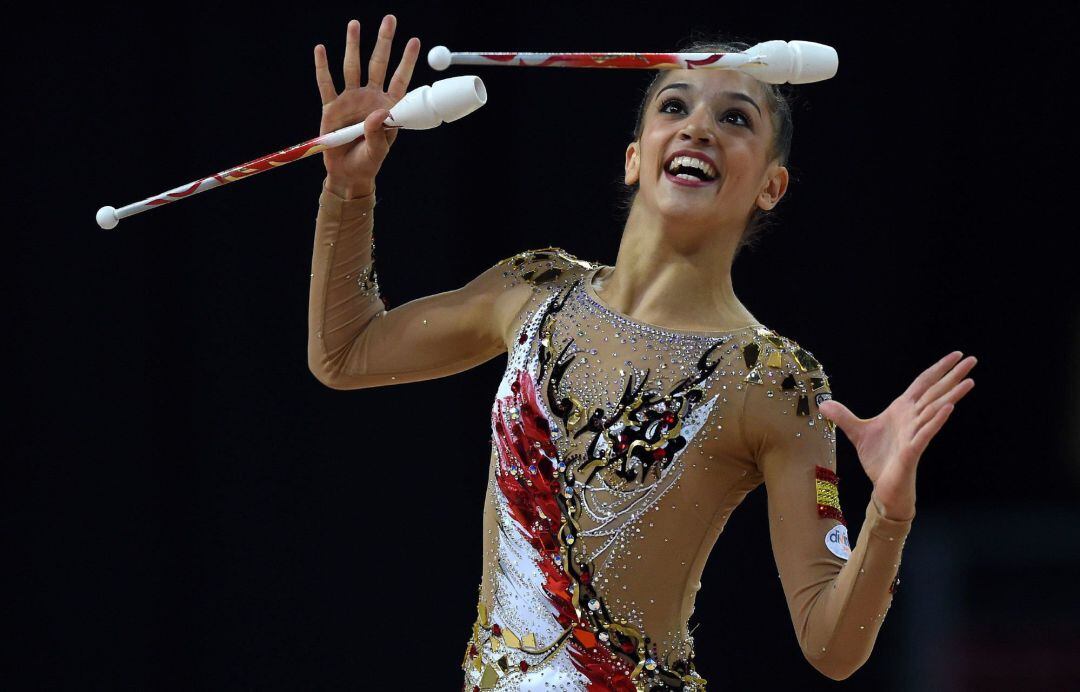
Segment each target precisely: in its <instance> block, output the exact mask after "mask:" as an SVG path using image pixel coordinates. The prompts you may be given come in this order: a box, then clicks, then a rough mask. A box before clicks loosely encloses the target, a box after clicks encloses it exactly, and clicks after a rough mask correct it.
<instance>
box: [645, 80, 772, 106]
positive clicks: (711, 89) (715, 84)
mask: <svg viewBox="0 0 1080 692" xmlns="http://www.w3.org/2000/svg"><path fill="white" fill-rule="evenodd" d="M675 82H682V83H684V84H689V85H690V87H691V91H693V92H695V93H699V94H704V95H705V96H712V95H715V94H717V93H720V92H724V91H741V92H743V93H745V94H748V95H749V96H750V97H752V98H753V99H754V100H755V101H757V102H758V104H760V105H761V107H762V109H764V108H765V89H764V85H762V83H761V82H759V81H758V80H756V79H754V78H753V77H751V76H750V75H748V74H744V73H742V72H739V71H738V70H666V71H665V74H664V75H663V76H662V77H661V78H660V81H659V82H657V84H656V88H655V89H653V94H654V95H655V94H656V93H658V92H659V91H660V90H661V89H663V88H664V87H665V86H667V85H668V84H674V83H675Z"/></svg>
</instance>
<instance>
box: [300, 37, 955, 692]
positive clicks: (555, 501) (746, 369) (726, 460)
mask: <svg viewBox="0 0 1080 692" xmlns="http://www.w3.org/2000/svg"><path fill="white" fill-rule="evenodd" d="M395 24H396V20H395V19H394V18H393V16H387V17H386V18H384V20H383V22H382V25H381V27H380V29H379V37H378V40H377V42H376V44H375V47H374V49H373V53H372V56H371V60H370V63H369V68H368V82H367V85H366V86H363V87H362V86H361V85H360V82H361V74H360V57H359V56H360V49H359V32H360V26H359V23H358V22H355V21H354V22H350V24H349V27H348V31H347V39H346V53H345V64H344V77H345V90H344V91H343V92H341V93H340V94H339V93H338V92H337V90H336V89H335V87H334V83H333V80H332V78H331V76H330V72H329V70H328V68H327V62H326V53H325V50H324V48H323V47H322V46H321V45H320V46H316V48H315V64H316V75H317V79H318V84H319V90H320V93H321V96H322V102H323V118H322V131H323V132H326V131H329V130H332V129H336V128H338V127H341V126H343V125H346V124H350V123H354V122H358V121H360V120H361V119H363V120H364V123H365V133H366V135H367V137H366V139H365V140H364V141H363V142H360V143H357V144H353V145H352V146H349V147H342V148H338V149H332V150H328V151H326V152H324V160H325V164H326V170H327V176H326V181H325V183H324V190H323V191H322V194H321V197H320V202H319V206H320V210H319V215H318V219H317V221H316V227H315V246H314V253H313V260H312V273H311V293H310V304H309V338H308V357H309V364H310V368H311V370H312V372H313V373H314V375H315V376H316V377H317V378H318V379H319V381H320V382H322V383H324V384H325V385H326V386H328V387H332V388H334V389H359V388H366V387H377V386H383V385H390V384H403V383H406V382H415V381H419V380H426V379H431V378H436V377H445V376H447V375H451V374H454V373H458V372H461V371H463V370H467V369H468V368H471V367H473V366H475V365H478V364H480V363H483V362H485V361H487V360H490V359H491V358H493V357H495V356H497V355H499V354H502V353H504V352H506V353H507V354H508V364H507V368H506V373H505V375H504V377H503V379H502V382H501V383H500V385H499V389H498V394H497V397H496V401H495V403H494V407H493V409H492V412H491V433H492V452H491V457H490V475H489V482H488V488H487V498H486V503H485V508H484V541H485V549H484V556H483V570H482V578H481V583H480V597H479V604H478V617H477V619H476V622H475V623H474V625H473V630H472V637H471V639H470V641H469V642H468V643H467V645H466V652H465V657H464V661H463V670H464V673H465V687H466V689H480V690H486V689H515V690H516V689H527V690H534V689H535V690H550V689H558V690H576V689H582V690H584V689H590V690H601V689H613V690H635V689H649V690H655V689H683V690H698V689H703V688H704V685H705V681H704V680H703V679H702V678H701V676H699V674H698V671H697V669H696V667H695V663H694V651H693V640H692V638H691V636H690V634H689V633H688V631H687V620H688V618H689V617H690V615H691V613H692V612H693V610H694V601H695V595H696V593H697V590H698V589H699V588H700V587H701V583H700V581H699V579H700V576H701V573H702V570H703V569H704V566H705V562H706V560H707V558H708V556H709V553H710V551H711V549H712V546H713V544H714V543H715V541H716V539H717V537H718V536H719V534H720V532H721V531H722V530H723V528H724V525H725V523H726V522H727V519H728V517H729V516H730V515H731V512H732V511H733V510H734V509H735V507H737V506H738V505H739V504H740V502H741V501H742V500H743V498H744V497H745V496H746V495H747V493H749V492H750V491H751V490H752V489H754V488H755V487H757V486H758V485H760V484H762V483H764V484H765V486H766V489H767V493H768V505H769V523H770V529H771V537H772V543H773V550H774V554H775V558H776V563H777V566H778V568H779V573H780V580H781V582H782V584H783V589H784V593H785V595H786V598H787V602H788V606H789V609H790V613H791V618H792V623H793V625H794V628H795V633H796V636H797V639H798V642H799V645H800V646H801V648H802V651H803V653H804V654H805V656H806V658H807V659H808V660H809V662H810V663H811V664H812V665H813V666H814V667H815V668H817V669H818V670H819V671H821V672H822V673H823V674H825V675H827V676H828V677H830V678H833V679H836V680H841V679H844V678H846V677H848V676H849V675H851V674H852V673H853V672H854V671H855V670H856V669H858V668H859V667H860V666H861V665H862V664H863V663H864V662H865V661H866V660H867V658H868V657H869V655H870V652H871V649H872V647H873V644H874V640H875V638H876V637H877V633H878V630H879V628H880V627H881V623H882V621H883V618H884V616H885V613H886V611H887V610H888V608H889V606H890V604H891V602H892V593H893V590H894V588H895V584H896V583H897V581H898V577H897V575H898V569H899V566H900V556H901V551H902V548H903V545H904V540H905V538H906V536H907V534H908V532H909V530H910V528H911V523H912V519H913V517H914V514H915V472H916V466H917V463H918V460H919V458H920V456H921V454H922V452H923V450H924V449H925V448H926V445H927V444H928V443H929V441H930V439H931V438H932V437H933V436H934V435H935V434H936V433H937V431H938V430H940V428H941V426H942V425H943V424H944V422H945V420H946V419H947V418H948V416H949V413H950V412H951V411H952V409H953V406H954V405H955V403H956V402H957V401H958V400H959V399H960V398H962V397H963V396H964V395H965V394H966V393H967V392H968V391H970V390H971V388H972V387H973V386H974V382H973V381H972V380H971V379H970V378H965V376H966V374H967V373H968V372H969V371H970V370H971V369H972V367H973V366H974V365H975V359H974V358H973V357H968V358H966V359H963V360H961V355H962V354H961V353H959V352H953V353H950V354H949V355H947V356H945V357H944V358H942V359H941V360H940V361H939V362H937V363H936V364H934V365H933V366H931V367H930V368H929V369H927V370H926V371H925V372H924V373H922V374H921V375H920V376H919V377H918V378H917V379H916V380H915V381H914V382H913V383H912V384H911V386H910V387H908V389H907V390H906V391H905V392H904V393H903V394H901V395H900V397H898V398H897V399H896V400H895V401H894V402H893V403H892V404H891V405H890V406H889V407H888V408H887V409H886V410H885V411H884V412H882V413H881V414H879V415H877V416H875V417H873V418H869V419H862V418H858V417H857V416H855V415H854V414H853V413H851V411H849V410H848V409H847V408H846V407H844V406H843V405H842V404H840V403H839V402H836V401H833V400H831V390H830V386H829V380H828V377H827V376H826V373H825V371H824V370H823V368H822V366H821V364H820V363H819V362H818V361H817V360H816V359H815V358H814V356H813V354H812V353H811V352H810V351H808V350H806V349H804V348H801V347H800V346H799V344H797V343H796V342H795V341H793V340H791V339H790V338H787V337H785V336H782V335H780V334H778V333H776V332H774V331H772V330H771V329H769V328H768V327H766V326H765V325H763V324H762V323H761V322H760V321H759V320H758V319H757V318H756V317H755V316H754V315H753V314H751V312H750V311H749V310H748V309H747V308H746V307H745V306H744V305H743V304H742V303H741V302H740V301H739V299H738V298H737V297H736V295H735V292H734V290H733V287H732V283H731V274H730V269H731V264H732V260H733V258H734V256H735V253H736V251H737V250H738V248H739V247H741V244H742V243H743V242H744V241H745V239H746V235H747V232H748V230H752V228H753V226H754V222H755V220H756V219H757V217H758V216H759V215H760V214H762V213H766V212H767V211H768V210H770V209H772V208H773V207H774V206H775V205H776V204H777V203H778V202H779V201H780V200H781V198H782V197H783V196H784V193H785V191H786V189H787V185H788V172H787V169H786V167H785V165H784V164H785V162H786V158H787V147H788V142H789V141H790V121H789V120H785V118H789V117H790V116H789V115H788V114H787V113H786V109H785V108H784V104H783V101H782V98H780V97H778V95H777V94H778V92H776V91H773V90H772V89H773V88H772V87H770V86H769V85H765V84H763V83H760V82H757V81H756V80H754V79H753V78H751V77H748V76H746V75H744V74H741V73H738V72H733V71H726V70H715V71H710V70H681V71H669V72H664V73H661V74H659V75H658V77H657V79H656V80H655V81H654V83H653V85H652V86H651V87H650V89H649V91H648V95H647V96H646V100H645V102H644V103H643V105H642V115H641V118H640V120H639V126H638V133H637V134H638V136H637V138H636V139H635V141H633V142H631V143H630V144H629V146H628V147H627V149H626V164H625V170H626V177H625V181H626V183H627V184H628V185H633V186H636V187H637V191H636V194H635V197H634V199H633V203H632V205H631V208H630V212H629V216H628V218H627V221H626V226H625V228H624V231H623V236H622V242H621V244H620V246H619V251H618V257H617V260H616V263H615V266H614V267H608V266H603V265H600V264H596V263H594V262H588V261H583V260H579V259H577V258H575V257H574V256H572V255H570V254H569V253H567V252H566V251H564V250H562V249H560V248H554V247H549V248H541V249H534V250H527V251H524V252H521V253H520V254H517V255H515V256H513V257H509V258H507V259H504V260H502V261H500V262H497V263H495V264H494V265H492V266H491V267H490V268H489V269H487V270H486V271H484V272H483V273H481V274H480V275H479V276H477V277H476V278H475V279H473V280H472V281H470V282H469V283H468V284H467V285H465V286H463V287H462V288H459V289H457V290H454V291H448V292H445V293H440V294H437V295H432V296H428V297H426V298H421V299H418V300H414V301H412V302H410V303H406V304H404V305H400V306H397V307H395V308H394V309H392V310H389V311H388V310H386V305H385V303H384V302H383V301H382V300H381V298H380V296H379V287H378V282H377V277H376V272H375V268H374V265H373V236H372V228H373V207H374V203H375V177H376V174H377V173H378V170H379V167H380V166H381V165H382V162H383V160H384V159H385V157H386V155H387V152H388V150H389V148H390V146H391V144H392V143H393V142H394V139H395V138H396V132H393V131H391V132H384V131H382V130H381V129H380V126H381V124H382V122H383V120H384V119H385V118H386V116H387V114H388V110H387V109H388V108H389V107H390V106H392V105H393V104H394V103H396V102H397V101H398V100H399V99H401V98H402V96H404V94H405V93H406V89H407V87H408V84H409V81H410V78H411V75H412V71H413V67H414V65H415V63H416V59H417V55H418V54H419V50H420V43H419V41H418V40H417V39H416V38H413V39H410V40H409V41H408V43H407V44H406V46H405V50H404V55H403V57H402V59H401V62H400V64H399V65H398V67H397V70H396V71H395V73H394V76H393V78H392V79H391V80H390V83H389V85H387V89H386V91H385V92H384V90H383V87H384V79H385V76H386V68H387V64H388V62H389V54H390V45H391V40H392V38H393V35H394V30H395ZM836 426H839V427H840V428H841V429H842V430H843V431H844V433H845V434H846V435H847V436H848V438H849V439H850V440H851V441H852V442H853V443H854V445H855V447H856V449H857V451H858V455H859V459H860V462H861V464H862V467H863V469H864V470H865V472H866V473H867V475H868V476H869V478H870V480H871V481H872V483H873V492H872V494H871V499H870V501H868V503H867V507H866V519H865V521H864V523H863V525H862V527H861V530H860V532H859V539H860V540H859V544H858V546H857V547H856V548H854V549H853V550H852V549H851V548H850V547H849V543H848V540H847V522H846V520H845V518H844V515H843V512H842V511H841V508H840V502H839V496H838V492H837V482H838V478H837V476H836V473H835V471H836V436H835V428H836Z"/></svg>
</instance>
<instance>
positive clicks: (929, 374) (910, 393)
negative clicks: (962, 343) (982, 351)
mask: <svg viewBox="0 0 1080 692" xmlns="http://www.w3.org/2000/svg"><path fill="white" fill-rule="evenodd" d="M963 355H964V354H963V353H961V352H960V351H953V352H952V353H950V354H949V355H947V356H945V357H944V358H942V359H941V360H939V361H938V362H936V363H934V364H933V365H931V366H930V367H929V368H927V369H926V370H924V371H923V373H922V374H921V375H919V376H918V377H916V378H915V381H914V382H912V383H911V386H910V387H908V388H907V391H905V392H904V395H905V396H907V397H909V398H910V399H911V400H912V401H918V400H919V399H920V398H921V397H922V395H923V394H925V393H926V390H927V389H929V388H930V385H932V384H934V383H935V382H937V381H938V380H940V379H941V376H942V375H944V374H945V373H946V372H948V371H949V369H950V368H951V367H952V366H954V365H956V362H957V361H958V360H960V357H961V356H963Z"/></svg>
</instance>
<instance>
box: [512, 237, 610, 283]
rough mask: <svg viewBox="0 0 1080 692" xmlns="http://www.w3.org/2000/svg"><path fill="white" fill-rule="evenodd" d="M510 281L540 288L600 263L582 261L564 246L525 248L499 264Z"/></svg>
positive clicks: (572, 276)
mask: <svg viewBox="0 0 1080 692" xmlns="http://www.w3.org/2000/svg"><path fill="white" fill-rule="evenodd" d="M495 266H496V267H499V268H501V270H502V274H503V276H504V278H506V279H508V280H509V283H510V285H508V286H507V288H513V287H514V286H517V285H529V286H536V287H556V286H561V285H562V284H564V283H565V282H566V280H567V279H570V278H576V277H577V276H580V275H581V274H582V273H584V272H585V271H588V270H590V269H595V268H596V267H598V266H600V265H599V264H597V263H595V262H589V261H586V260H581V259H578V258H577V257H575V256H574V255H572V254H571V253H569V252H567V251H566V250H564V249H563V248H560V247H544V248H536V249H533V250H524V251H522V252H519V253H517V254H516V255H512V256H510V257H507V258H506V259H503V260H500V261H499V262H497V263H496V264H495Z"/></svg>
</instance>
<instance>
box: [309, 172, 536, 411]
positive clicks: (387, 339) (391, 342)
mask: <svg viewBox="0 0 1080 692" xmlns="http://www.w3.org/2000/svg"><path fill="white" fill-rule="evenodd" d="M374 208H375V193H374V192H373V193H372V194H371V195H368V196H366V197H358V198H355V199H351V200H344V199H342V198H341V197H338V196H337V195H335V194H334V193H332V192H330V191H329V190H327V189H326V188H325V187H324V188H323V190H322V193H321V194H320V196H319V212H318V216H317V217H316V220H315V242H314V248H313V250H312V259H311V286H310V293H309V298H308V349H307V350H308V368H309V369H310V370H311V372H312V374H313V375H315V377H316V378H317V379H318V380H319V382H321V383H323V384H324V385H326V386H327V387H330V388H332V389H342V390H347V389H361V388H366V387H379V386H385V385H392V384H404V383H407V382H416V381H419V380H429V379H434V378H437V377H445V376H447V375H452V374H455V373H459V372H462V371H464V370H467V369H469V368H472V367H475V366H477V365H479V364H481V363H484V362H486V361H488V360H491V359H492V358H494V357H495V356H497V355H499V354H500V353H505V352H506V350H507V344H508V343H509V341H510V339H512V338H513V335H511V334H510V332H511V331H512V329H513V324H514V318H515V317H517V316H518V314H519V313H520V311H521V309H522V307H523V306H524V305H525V304H526V303H527V302H528V300H529V298H530V297H531V294H532V290H531V287H530V286H529V285H528V284H522V283H520V280H519V279H517V277H516V275H515V273H514V272H517V271H519V267H518V266H517V265H518V263H517V262H514V261H513V260H514V258H507V259H505V260H502V261H500V262H498V263H496V264H494V265H489V266H487V267H486V268H483V270H482V271H481V272H480V273H479V274H478V275H476V276H475V278H473V279H472V280H471V281H469V282H468V283H467V284H466V285H464V286H462V287H461V288H458V289H455V290H451V291H444V292H442V293H437V294H434V295H429V296H424V297H422V298H417V299H415V300H412V301H409V302H407V303H404V304H402V305H398V306H395V307H393V308H392V309H389V310H388V309H387V306H386V303H385V301H384V300H383V299H382V297H381V295H380V292H379V284H378V274H377V271H376V268H375V252H374V249H375V246H374V236H373V227H374ZM408 230H409V231H411V230H412V229H408ZM416 242H417V243H422V242H423V239H422V238H417V239H416ZM477 255H478V256H479V253H477ZM512 265H513V266H512ZM511 269H513V270H514V272H512V271H511ZM401 270H402V271H405V270H406V267H402V268H401Z"/></svg>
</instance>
